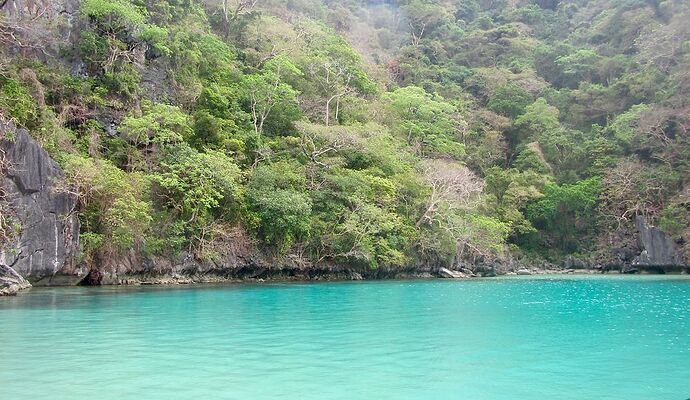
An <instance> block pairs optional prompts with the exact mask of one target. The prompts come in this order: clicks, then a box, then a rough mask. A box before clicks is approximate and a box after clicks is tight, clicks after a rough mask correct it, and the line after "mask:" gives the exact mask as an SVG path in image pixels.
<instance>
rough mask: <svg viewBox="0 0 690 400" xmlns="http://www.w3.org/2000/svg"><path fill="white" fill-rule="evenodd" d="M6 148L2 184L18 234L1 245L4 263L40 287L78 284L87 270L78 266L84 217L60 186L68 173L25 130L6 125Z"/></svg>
mask: <svg viewBox="0 0 690 400" xmlns="http://www.w3.org/2000/svg"><path fill="white" fill-rule="evenodd" d="M0 130H2V133H3V135H0V137H2V136H4V137H5V139H3V140H2V141H0V150H2V151H3V152H4V154H5V159H6V161H7V162H8V164H9V166H8V168H7V169H6V170H5V171H4V172H3V176H2V185H3V189H4V191H5V193H6V201H8V202H9V204H10V205H11V209H12V210H13V214H14V216H13V220H14V221H15V223H16V224H17V225H18V234H17V235H15V236H16V237H15V238H14V240H11V241H10V242H9V243H2V244H0V264H4V265H6V266H9V267H10V268H12V269H13V270H14V271H16V272H17V273H19V274H20V275H21V276H23V277H24V278H26V279H28V280H29V281H30V282H32V283H33V284H34V285H59V284H75V283H77V282H78V281H80V280H81V279H82V278H83V276H84V275H85V274H86V272H85V271H82V270H81V269H79V268H77V267H76V266H75V257H76V255H77V254H78V249H79V219H78V218H77V216H76V214H75V213H74V207H75V203H76V199H75V197H74V196H73V195H72V194H70V193H66V192H64V191H60V190H57V184H58V183H59V182H60V180H62V179H63V177H64V174H63V172H62V170H61V169H60V167H59V166H58V164H57V163H55V161H53V160H52V159H51V158H50V156H49V155H48V153H46V151H45V150H43V148H41V146H40V145H39V144H38V143H36V142H35V141H34V140H33V139H32V138H31V137H30V136H29V134H28V133H27V132H26V131H25V130H23V129H15V128H14V127H13V126H11V125H8V124H4V125H0Z"/></svg>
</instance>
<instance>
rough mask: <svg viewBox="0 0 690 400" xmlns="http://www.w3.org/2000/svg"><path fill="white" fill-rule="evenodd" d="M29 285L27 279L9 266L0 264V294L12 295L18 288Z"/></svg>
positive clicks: (22, 288) (26, 287) (28, 286)
mask: <svg viewBox="0 0 690 400" xmlns="http://www.w3.org/2000/svg"><path fill="white" fill-rule="evenodd" d="M30 287H31V284H30V283H29V281H27V280H26V279H24V278H23V277H22V276H21V275H19V274H18V273H17V271H15V270H14V269H12V268H11V267H8V266H7V265H3V264H0V296H14V295H16V294H17V292H19V291H20V290H24V289H28V288H30Z"/></svg>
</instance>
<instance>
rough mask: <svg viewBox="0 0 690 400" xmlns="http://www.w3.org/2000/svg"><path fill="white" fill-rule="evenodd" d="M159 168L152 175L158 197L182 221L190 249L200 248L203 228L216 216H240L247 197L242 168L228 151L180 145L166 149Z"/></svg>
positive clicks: (230, 218) (231, 218)
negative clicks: (198, 149) (241, 207)
mask: <svg viewBox="0 0 690 400" xmlns="http://www.w3.org/2000/svg"><path fill="white" fill-rule="evenodd" d="M158 169H159V170H158V171H157V172H156V174H154V175H153V176H151V180H152V181H153V183H154V187H153V196H154V199H155V200H156V202H157V204H159V205H160V206H162V207H164V209H166V210H168V211H169V212H171V213H172V216H173V217H174V218H175V220H176V221H179V222H181V226H182V233H183V234H184V235H185V239H186V240H187V242H188V244H189V247H190V249H192V250H194V249H195V248H196V246H197V245H198V243H199V240H200V239H201V233H202V228H203V227H204V226H207V225H208V224H210V223H211V222H212V221H213V220H214V219H215V218H222V219H225V220H229V221H233V220H234V219H236V218H238V215H239V206H238V204H240V203H241V202H242V198H243V189H242V186H241V185H240V183H239V180H240V178H241V177H240V169H239V167H238V166H237V165H236V164H235V163H234V162H233V161H232V160H231V159H230V158H229V157H228V156H226V155H225V154H224V153H222V152H219V151H213V150H207V151H205V152H204V153H200V152H198V151H196V150H194V149H193V148H191V147H189V146H188V145H186V144H178V145H176V146H172V147H168V148H166V149H165V154H164V156H163V158H162V159H161V161H160V162H159V166H158Z"/></svg>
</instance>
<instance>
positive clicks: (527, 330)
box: [0, 276, 690, 400]
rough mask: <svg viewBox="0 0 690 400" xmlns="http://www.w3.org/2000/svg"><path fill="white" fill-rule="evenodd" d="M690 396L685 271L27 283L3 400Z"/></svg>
mask: <svg viewBox="0 0 690 400" xmlns="http://www.w3.org/2000/svg"><path fill="white" fill-rule="evenodd" d="M87 398H88V399H106V400H107V399H154V400H155V399H299V400H310V399H396V400H399V399H430V400H431V399H433V400H437V399H473V400H474V399H513V400H521V399H530V400H531V399H536V400H539V399H588V400H589V399H626V400H630V399H645V400H647V399H679V400H685V399H688V398H690V279H688V278H685V277H675V278H674V277H653V276H647V277H601V276H596V277H565V278H558V277H550V278H538V279H537V278H512V279H509V278H506V279H488V280H478V281H460V282H453V281H392V282H364V283H333V284H282V285H281V284H270V285H269V284H266V285H261V286H249V285H236V286H221V287H183V288H125V289H121V288H120V289H117V288H69V289H42V290H37V289H34V290H32V291H30V292H29V293H26V294H23V295H20V296H18V297H16V298H0V399H8V400H9V399H87Z"/></svg>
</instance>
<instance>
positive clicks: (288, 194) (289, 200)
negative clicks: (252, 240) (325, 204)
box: [247, 162, 312, 254]
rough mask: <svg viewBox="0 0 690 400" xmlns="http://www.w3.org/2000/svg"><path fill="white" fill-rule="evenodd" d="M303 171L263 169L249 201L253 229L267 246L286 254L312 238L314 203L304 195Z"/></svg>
mask: <svg viewBox="0 0 690 400" xmlns="http://www.w3.org/2000/svg"><path fill="white" fill-rule="evenodd" d="M301 169H302V168H301V167H299V166H297V165H294V164H291V163H288V162H278V163H275V164H262V165H259V166H258V167H257V168H256V169H255V170H254V173H253V174H252V180H251V182H250V183H249V187H248V193H247V199H248V200H249V208H250V211H251V213H252V214H251V217H252V221H253V225H254V226H255V228H256V230H257V232H258V234H259V237H260V238H261V239H262V240H263V241H264V243H266V244H268V245H270V246H273V247H274V249H276V250H277V251H278V253H279V254H285V253H286V252H287V251H288V250H290V249H291V248H292V246H293V245H294V244H295V243H296V242H298V241H300V240H304V239H306V238H307V237H308V236H309V232H310V216H311V212H312V201H311V199H310V198H309V197H308V196H307V195H306V193H305V192H304V185H305V179H304V175H303V174H304V172H303V171H302V170H301Z"/></svg>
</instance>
